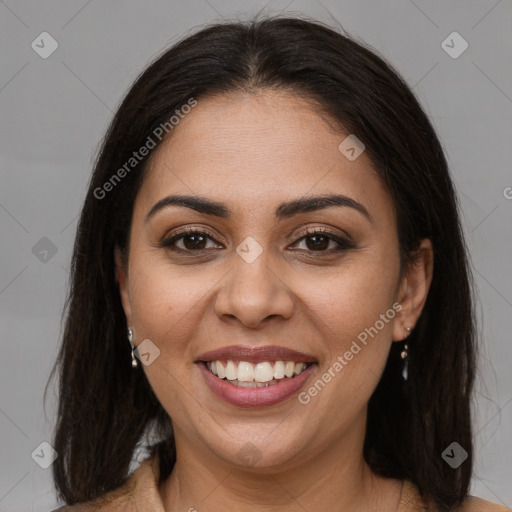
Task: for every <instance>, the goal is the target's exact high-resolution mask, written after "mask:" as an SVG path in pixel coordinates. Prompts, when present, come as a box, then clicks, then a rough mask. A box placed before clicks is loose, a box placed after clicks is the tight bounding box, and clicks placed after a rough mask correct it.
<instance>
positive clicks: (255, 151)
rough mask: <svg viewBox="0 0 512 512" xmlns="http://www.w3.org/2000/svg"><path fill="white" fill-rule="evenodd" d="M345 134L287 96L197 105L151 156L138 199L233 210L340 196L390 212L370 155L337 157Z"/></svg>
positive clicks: (263, 94)
mask: <svg viewBox="0 0 512 512" xmlns="http://www.w3.org/2000/svg"><path fill="white" fill-rule="evenodd" d="M348 135H350V134H348V133H347V132H344V131H342V130H341V129H339V128H337V127H336V126H335V124H334V123H333V122H332V121H330V120H329V119H327V118H326V116H325V115H324V114H322V113H321V112H320V110H319V108H318V107H317V106H316V105H315V104H314V103H313V102H311V101H308V100H306V99H304V98H302V97H300V96H297V95H294V94H292V93H288V92H283V91H279V92H276V91H269V90H264V91H258V92H257V93H243V94H242V93H240V94H230V95H222V96H221V95H216V96H211V97H208V98H204V99H200V100H199V101H198V104H197V106H195V107H194V108H193V109H192V110H191V111H190V113H188V114H186V115H185V116H184V117H183V118H182V119H181V120H180V121H179V123H178V124H177V125H176V126H175V127H174V129H173V130H172V132H171V133H170V136H169V137H168V139H167V140H165V141H164V142H163V143H162V145H161V146H160V147H159V148H158V149H157V150H156V152H155V154H154V155H153V158H152V160H151V164H150V166H149V168H148V171H147V174H146V177H145V180H144V182H143V185H142V187H141V190H140V193H139V196H140V197H139V200H138V201H139V202H142V203H145V204H147V205H150V204H154V203H155V202H156V201H158V200H159V199H161V198H162V197H165V195H168V194H171V193H172V194H174V193H184V194H188V195H190V194H197V195H201V196H207V197H211V198H212V199H216V200H218V201H222V202H225V203H231V204H233V209H234V210H236V209H237V208H238V209H239V208H245V209H247V208H251V207H254V208H260V209H261V206H262V205H264V204H265V205H267V206H271V203H275V204H277V203H281V202H282V201H285V200H293V199H296V198H298V197H303V196H308V195H320V194H332V193H341V194H345V195H348V196H350V197H353V198H354V199H355V200H357V201H359V202H361V203H362V204H363V205H364V206H365V207H366V208H367V209H368V210H369V211H370V213H372V210H373V211H374V213H379V212H378V210H379V209H380V210H386V211H387V213H389V214H392V211H393V205H392V203H391V199H390V196H389V194H388V193H387V191H386V189H385V187H383V185H382V183H381V181H380V179H379V178H378V175H377V173H376V171H375V170H374V168H373V165H372V162H371V160H370V159H369V158H368V157H367V155H366V154H365V153H364V152H363V153H362V154H361V155H360V156H358V157H357V158H356V159H355V160H352V161H351V160H349V159H348V158H347V157H346V156H345V154H344V153H343V152H342V151H340V149H339V145H340V143H342V141H344V140H345V139H346V137H347V136H348ZM372 214H373V213H372ZM374 216H375V215H374Z"/></svg>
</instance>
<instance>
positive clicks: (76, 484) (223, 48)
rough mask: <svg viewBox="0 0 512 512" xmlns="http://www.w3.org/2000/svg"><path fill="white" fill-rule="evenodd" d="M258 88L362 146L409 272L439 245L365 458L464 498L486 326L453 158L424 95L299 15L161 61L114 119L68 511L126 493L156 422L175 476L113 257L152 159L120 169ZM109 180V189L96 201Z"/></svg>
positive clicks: (59, 470) (65, 411) (60, 481)
mask: <svg viewBox="0 0 512 512" xmlns="http://www.w3.org/2000/svg"><path fill="white" fill-rule="evenodd" d="M254 88H276V89H279V88H283V89H287V90H291V91H294V92H295V93H296V94H297V95H302V96H304V97H307V98H309V99H314V100H315V101H316V102H317V103H318V105H319V106H320V107H321V108H322V110H323V111H324V112H325V114H326V115H328V116H329V117H330V118H331V119H333V120H335V121H336V122H339V125H340V126H343V127H344V129H345V130H347V131H349V132H350V133H353V134H355V135H356V136H357V137H358V138H359V139H360V140H361V141H363V143H364V144H365V146H366V153H367V155H368V156H369V157H370V158H371V160H372V161H373V163H374V165H375V168H376V170H377V172H378V173H379V176H380V177H381V179H382V181H383V183H384V185H385V186H386V187H387V188H388V190H389V192H390V193H391V195H392V198H393V200H394V203H395V208H396V212H397V219H398V220H397V229H398V235H399V243H400V254H401V256H402V261H403V262H404V264H407V263H408V262H409V255H410V254H412V253H413V251H414V249H415V248H416V247H417V245H418V243H419V241H420V240H421V239H423V238H429V239H431V240H432V243H433V246H434V254H435V259H434V276H433V281H432V285H431V289H430V292H429V295H428V299H427V302H426V305H425V308H424V311H423V313H422V315H421V317H420V319H419V321H418V323H417V325H416V327H415V329H414V331H413V333H412V334H411V336H410V338H408V344H409V379H408V380H407V382H406V383H405V384H404V382H403V380H402V379H401V369H400V367H399V361H400V358H399V357H398V351H399V350H400V348H401V347H400V345H399V344H398V343H393V347H392V349H391V352H390V355H389V359H388V362H387V366H386V368H385V371H384V374H383V376H382V379H381V381H380V383H379V384H378V387H377V389H376V390H375V392H374V394H373V396H372V398H371V400H370V403H369V406H368V407H369V408H368V426H367V434H366V440H365V447H364V455H365V458H366V460H367V462H368V464H369V465H370V467H371V468H372V469H373V470H374V471H375V472H378V473H379V474H381V475H385V476H389V477H394V478H399V479H409V480H411V481H412V482H413V483H414V484H416V485H417V487H418V488H419V490H420V492H421V494H422V495H423V496H425V497H428V498H431V499H433V500H434V501H435V503H436V504H437V506H438V507H439V508H440V509H443V510H448V509H450V508H451V507H453V506H454V505H456V504H458V503H460V502H461V501H462V500H463V499H464V497H465V496H466V495H467V492H468V486H469V483H470V479H471V474H472V452H473V450H472V436H471V416H470V398H471V392H472V387H473V380H474V372H475V329H474V314H473V306H472V295H471V286H470V273H469V268H468V263H467V257H466V248H465V244H464V240H463V236H462V230H461V226H460V221H459V215H458V205H457V200H456V196H455V193H454V187H453V184H452V181H451V179H450V176H449V171H448V168H447V163H446V160H445V156H444V154H443V150H442V148H441V145H440V143H439V140H438V138H437V136H436V134H435V132H434V129H433V127H432V125H431V123H430V122H429V120H428V118H427V116H426V115H425V113H424V112H423V110H422V108H421V107H420V105H419V103H418V101H417V100H416V98H415V96H414V95H413V93H412V92H411V90H410V89H409V88H408V87H407V85H406V84H405V83H404V81H403V80H402V79H401V77H400V76H399V74H398V73H397V72H396V71H394V70H393V68H392V67H391V66H390V65H389V64H387V63H386V62H385V61H384V60H383V59H382V58H380V57H378V56H377V55H376V54H375V53H374V52H373V51H371V50H369V49H367V48H365V47H364V46H363V45H362V44H360V43H356V42H355V41H354V40H353V39H351V38H349V37H346V36H344V35H341V34H339V33H337V32H335V31H333V30H332V29H329V28H327V27H325V26H323V25H321V24H319V23H314V22H310V21H305V20H301V19H296V18H270V19H264V20H254V21H251V22H247V23H221V24H216V25H213V26H209V27H207V28H205V29H202V30H201V31H199V32H198V33H196V34H194V35H192V36H190V37H187V38H186V39H184V40H183V41H181V42H179V43H178V44H176V45H175V46H173V47H172V48H170V49H168V50H167V51H165V53H163V54H162V55H161V56H160V57H158V58H157V59H156V60H155V61H154V62H153V63H152V64H151V65H150V66H149V67H148V68H147V69H146V70H145V71H144V72H143V73H142V74H141V75H140V76H139V78H138V79H137V80H136V82H135V84H134V85H133V86H132V87H131V89H130V90H129V92H128V94H127V95H126V97H125V99H124V101H123V102H122V104H121V106H120V107H119V109H118V110H117V113H116V114H115V117H114V119H113V121H112V123H111V125H110V128H109V129H108V132H107V134H106V136H105V138H104V140H103V145H102V148H101V151H100V153H99V156H98V159H97V162H96V165H95V168H94V172H93V174H92V178H91V181H90V184H89V190H88V193H87V196H86V199H85V204H84V206H83V209H82V213H81V217H80V221H79V225H78V230H77V235H76V241H75V246H74V251H73V258H72V266H71V285H70V291H69V296H68V301H67V304H66V310H65V314H66V321H65V328H64V332H63V338H62V345H61V348H60V353H59V356H58V359H57V362H56V366H55V368H54V372H58V375H59V393H60V395H59V398H60V401H59V408H58V417H57V424H56V429H55V437H54V446H55V449H56V450H57V452H58V453H59V458H58V459H57V460H56V461H55V463H54V465H53V474H54V479H55V483H56V487H57V489H58V491H59V493H60V495H61V497H63V498H64V500H65V501H66V502H67V503H69V504H72V503H76V502H82V501H86V500H89V499H92V498H95V497H97V496H99V495H101V494H103V493H105V492H107V491H110V490H112V489H114V488H116V487H118V486H119V485H120V484H122V483H123V481H124V480H125V479H126V477H127V475H128V471H129V467H130V461H131V460H132V457H133V455H134V452H135V449H136V447H137V445H138V443H140V442H141V440H142V439H143V435H144V433H145V432H147V431H148V429H150V428H151V427H156V428H157V429H158V432H159V436H160V439H161V441H160V442H158V443H155V444H154V445H152V446H151V447H150V450H151V453H156V452H158V453H159V455H160V460H161V468H160V469H161V478H162V479H163V478H166V477H167V476H168V475H169V474H170V472H171V471H172V468H173V465H174V463H175V446H174V439H173V434H172V426H171V421H170V419H169V417H168V415H167V414H166V412H165V411H164V409H163V408H162V406H161V405H160V403H159V402H158V400H157V399H156V397H155V395H154V393H153V391H152V389H151V387H150V386H149V384H148V381H147V379H146V377H145V374H144V372H143V371H142V370H141V369H140V368H139V369H138V370H135V371H134V370H133V369H132V367H131V364H130V350H129V345H128V343H127V339H126V319H125V316H124V313H123V309H122V306H121V302H120V296H119V291H118V288H117V285H116V281H115V266H114V257H113V254H114V249H115V248H116V247H119V248H120V249H121V250H122V251H123V254H124V256H125V258H126V257H127V254H128V247H127V242H128V239H129V232H130V225H131V216H132V209H133V204H134V200H135V197H136V195H137V192H138V190H139V187H140V184H141V182H142V180H143V178H144V171H145V169H146V167H147V162H148V158H149V156H146V157H144V158H141V160H140V162H138V163H137V165H134V166H133V168H131V167H130V169H129V172H126V173H124V174H123V173H121V174H123V177H122V179H120V180H114V181H112V176H113V174H115V173H116V172H117V170H118V169H121V168H123V165H126V162H128V161H129V159H130V158H131V157H133V152H134V151H136V150H137V149H138V148H140V147H141V146H143V145H144V144H145V143H146V141H147V139H148V136H149V135H150V134H152V133H153V132H154V130H155V129H157V127H159V126H161V125H162V123H166V122H168V120H169V117H170V116H171V115H172V114H173V112H175V111H176V110H178V109H180V108H181V107H182V106H183V105H184V104H185V103H187V102H188V101H190V98H194V99H195V100H197V101H199V102H200V101H201V98H202V97H205V96H206V95H212V94H215V93H222V92H229V91H242V92H243V91H249V90H251V89H254ZM170 136H172V132H170ZM155 142H156V146H157V147H158V145H159V143H160V141H159V140H156V141H155ZM125 170H126V167H125ZM109 180H111V181H110V183H111V185H112V186H110V187H106V188H108V191H107V192H105V194H103V192H101V193H100V192H98V190H103V191H105V190H106V188H105V186H104V185H105V183H107V182H109ZM100 196H101V197H100ZM52 375H53V372H52ZM453 441H457V442H458V443H459V444H460V445H461V446H462V447H463V448H464V449H465V450H466V451H467V452H468V454H469V457H468V459H467V460H466V461H465V462H464V463H463V464H462V465H461V466H459V467H458V468H457V469H452V467H450V466H449V465H448V464H447V463H446V462H445V461H444V460H443V459H442V457H441V453H442V452H443V450H444V449H445V448H446V447H447V446H448V445H450V444H451V443H452V442H453Z"/></svg>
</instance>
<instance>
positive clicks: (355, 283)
mask: <svg viewBox="0 0 512 512" xmlns="http://www.w3.org/2000/svg"><path fill="white" fill-rule="evenodd" d="M348 135H349V134H348V133H341V132H340V131H339V130H336V129H334V128H333V127H331V126H330V125H329V124H328V123H327V122H326V120H325V119H324V118H322V117H321V116H320V115H319V114H318V113H317V111H316V110H315V107H314V106H313V105H312V104H310V103H307V102H306V101H305V100H304V99H301V98H299V97H297V96H293V95H291V94H288V93H285V92H270V91H267V90H265V91H259V92H258V93H255V94H240V95H234V94H233V95H229V96H222V97H221V96H214V97H210V98H207V99H201V100H199V102H198V104H197V106H196V107H195V108H193V109H192V111H191V112H190V113H189V114H188V115H186V116H185V117H184V118H183V119H182V120H181V121H180V122H179V124H178V125H177V126H176V127H175V128H174V129H173V131H172V133H171V137H169V139H168V140H167V141H166V143H165V144H164V145H162V146H161V147H160V148H159V149H158V150H157V152H156V154H155V155H153V156H154V159H153V161H152V165H151V167H150V168H149V169H148V172H147V175H146V178H145V181H144V182H143V184H142V187H141V189H140V192H139V194H138V196H137V199H136V203H135V206H134V215H133V224H132V230H131V238H130V252H129V258H128V267H127V268H126V269H123V268H121V266H120V259H119V257H117V262H118V280H119V284H120V289H121V294H122V299H123V306H124V309H125V312H126V316H127V321H128V325H131V326H132V327H133V329H134V333H135V340H134V341H135V343H136V344H137V345H138V344H140V343H142V342H143V341H144V340H146V341H144V343H145V344H144V345H142V349H141V351H140V352H141V353H142V360H143V362H144V363H145V364H144V365H143V366H142V367H143V370H144V371H145V372H146V374H147V377H148V379H149V381H150V383H151V386H152V388H153V390H154V392H155V393H156V395H157V397H158V399H159V400H160V402H161V404H162V405H163V407H164V408H165V410H166V411H167V412H168V414H169V415H170V417H171V418H172V421H173V425H174V429H175V435H176V440H177V443H178V446H179V445H180V443H181V444H182V445H185V444H186V445H187V446H189V447H193V448H192V449H193V450H197V451H198V453H202V454H203V456H204V457H206V456H213V457H216V460H223V461H224V462H227V463H230V464H236V465H239V466H243V465H245V466H247V467H249V466H254V464H256V465H257V466H264V467H267V468H268V467H270V466H273V468H279V467H281V468H284V467H288V466H290V465H293V464H296V463H298V462H300V461H305V460H307V459H308V458H311V457H313V456H314V455H315V454H318V453H321V452H324V453H325V452H326V451H329V450H331V449H332V448H333V447H335V446H336V445H338V446H339V445H340V443H345V442H348V441H350V442H351V443H353V444H354V445H357V446H360V445H361V443H362V440H363V437H364V429H365V421H366V406H367V403H368V400H369V398H370V396H371V394H372V392H373V390H374V389H375V387H376V385H377V383H378V381H379V378H380V376H381V373H382V371H383V369H384V366H385V363H386V358H387V355H388V352H389V349H390V345H391V343H392V341H393V340H401V339H403V338H404V337H405V334H406V327H408V326H410V327H413V325H414V321H415V320H416V318H417V316H418V315H419V310H420V309H421V306H422V304H423V302H422V301H423V299H424V297H423V295H425V294H426V293H423V292H425V286H423V285H422V284H421V283H422V279H423V278H422V272H423V270H421V264H419V265H418V266H417V267H415V269H416V270H414V271H411V272H410V273H409V274H407V273H404V275H403V276H402V277H401V276H400V262H399V252H398V240H397V230H396V218H395V213H394V207H393V203H392V200H391V198H390V196H389V194H388V193H387V191H386V190H385V189H384V188H383V186H382V184H381V182H380V181H379V179H378V177H377V175H376V173H375V171H374V170H373V169H372V166H371V162H370V160H369V158H368V157H367V156H366V154H365V152H364V151H363V152H362V153H361V154H360V155H359V156H358V157H357V158H355V159H354V156H357V152H358V151H359V150H360V149H361V148H358V147H355V151H354V152H352V151H350V144H348V142H346V143H345V145H343V146H342V149H344V151H342V150H340V149H339V148H338V146H339V145H340V143H341V142H342V141H343V140H344V139H345V138H346V137H347V136H348ZM347 144H348V148H349V149H348V150H347V147H346V145H347ZM352 153H353V154H352ZM347 156H350V159H349V158H347ZM172 196H187V198H190V201H189V203H188V204H189V206H193V207H187V206H186V205H185V203H186V201H182V202H181V205H180V204H175V201H171V200H167V201H166V198H169V197H172ZM331 196H337V197H336V198H333V199H332V200H331V201H329V200H322V199H321V198H327V197H331ZM193 201H195V202H196V203H195V204H194V203H193ZM209 203H214V205H209ZM155 205H158V206H157V207H155ZM187 230H188V231H190V230H192V231H197V232H200V234H190V233H189V234H187V232H186V231H187ZM178 235H180V236H178ZM117 256H119V255H117ZM418 268H419V269H420V270H417V269H418ZM414 272H416V273H414ZM418 276H419V277H418ZM423 281H425V279H423ZM427 288H428V286H427ZM418 293H419V294H420V295H421V296H417V295H414V294H418ZM422 293H423V295H422ZM148 340H150V341H148ZM233 347H237V349H238V350H236V349H235V348H233ZM218 349H226V351H224V352H222V353H218V354H210V355H208V354H206V353H207V352H210V351H214V350H218ZM267 349H268V350H267ZM286 349H288V350H290V351H296V352H298V353H299V354H296V353H294V354H292V353H285V352H282V350H286ZM127 350H129V346H128V342H127ZM211 360H214V361H217V360H219V361H221V363H220V364H222V369H217V367H218V365H219V363H215V369H216V371H217V374H219V372H220V375H217V376H215V375H214V374H213V373H212V371H211V370H210V369H209V368H208V367H209V366H211V364H210V363H209V361H211ZM230 360H231V361H232V362H231V363H229V362H228V361H230ZM291 361H293V363H298V364H297V365H295V364H292V363H291ZM258 363H259V364H258ZM299 363H306V368H305V369H304V367H303V365H301V364H299ZM139 364H140V363H139ZM228 367H229V368H228ZM286 371H288V372H290V371H296V372H297V373H299V372H301V371H303V372H304V373H301V374H300V376H295V377H293V378H283V372H286ZM226 372H227V374H228V378H229V380H238V381H239V382H241V386H237V385H235V384H236V383H235V384H233V383H230V382H228V381H227V380H226V377H224V379H222V380H221V378H220V376H222V374H223V373H224V375H225V374H226ZM284 375H286V373H284ZM295 379H297V380H295ZM269 380H272V381H273V382H272V383H271V385H268V386H267V385H266V384H265V383H266V382H268V381H269ZM255 381H260V382H259V384H255ZM347 455H348V454H347Z"/></svg>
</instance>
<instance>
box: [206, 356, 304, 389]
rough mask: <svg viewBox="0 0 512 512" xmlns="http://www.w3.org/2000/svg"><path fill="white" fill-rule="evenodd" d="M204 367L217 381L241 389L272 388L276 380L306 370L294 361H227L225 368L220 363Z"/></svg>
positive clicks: (302, 365) (211, 362)
mask: <svg viewBox="0 0 512 512" xmlns="http://www.w3.org/2000/svg"><path fill="white" fill-rule="evenodd" d="M206 366H207V367H208V369H209V370H210V371H211V372H212V373H213V374H214V375H217V376H218V377H219V379H226V380H228V381H230V382H231V383H232V384H235V385H239V386H241V387H265V386H267V385H271V386H272V385H274V384H277V380H280V379H284V378H285V377H287V378H292V377H294V376H297V375H300V374H301V373H302V372H303V371H304V370H305V369H306V368H307V364H306V363H295V362H294V361H286V362H285V361H275V362H270V361H261V362H260V363H257V364H253V363H249V362H247V361H240V362H238V363H235V362H234V361H231V360H228V361H227V362H226V365H225V366H224V363H223V362H222V361H208V363H207V365H206Z"/></svg>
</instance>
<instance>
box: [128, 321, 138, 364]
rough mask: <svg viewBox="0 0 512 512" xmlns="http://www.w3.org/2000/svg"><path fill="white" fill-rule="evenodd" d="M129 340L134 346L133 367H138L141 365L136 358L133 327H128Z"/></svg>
mask: <svg viewBox="0 0 512 512" xmlns="http://www.w3.org/2000/svg"><path fill="white" fill-rule="evenodd" d="M128 341H129V342H130V345H131V346H132V368H137V366H139V363H137V359H136V358H135V353H134V350H135V347H134V346H133V344H132V341H133V329H132V328H131V327H128Z"/></svg>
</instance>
